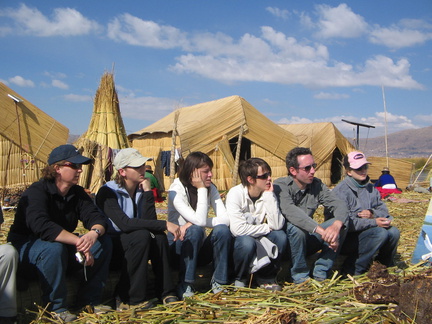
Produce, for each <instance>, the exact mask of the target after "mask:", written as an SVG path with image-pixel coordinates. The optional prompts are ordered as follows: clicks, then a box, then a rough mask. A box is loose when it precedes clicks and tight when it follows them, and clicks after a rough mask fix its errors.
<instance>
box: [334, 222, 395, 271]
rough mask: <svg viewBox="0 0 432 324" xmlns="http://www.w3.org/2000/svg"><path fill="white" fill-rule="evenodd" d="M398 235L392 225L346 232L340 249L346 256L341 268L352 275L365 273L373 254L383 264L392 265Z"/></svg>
mask: <svg viewBox="0 0 432 324" xmlns="http://www.w3.org/2000/svg"><path fill="white" fill-rule="evenodd" d="M399 237H400V232H399V230H398V229H397V228H396V227H394V226H392V227H389V228H383V227H378V226H376V227H371V228H368V229H366V230H364V231H361V232H350V233H348V234H347V237H346V239H345V242H344V245H343V246H342V250H341V254H346V255H347V256H348V257H347V258H346V259H345V261H344V264H343V270H344V271H345V272H346V273H349V274H354V275H360V274H362V273H365V272H366V271H367V270H368V269H369V266H370V265H371V264H372V262H373V260H374V257H375V256H376V260H377V261H379V262H380V263H382V264H384V265H385V266H387V267H391V266H393V265H394V257H395V255H396V250H397V244H398V242H399Z"/></svg>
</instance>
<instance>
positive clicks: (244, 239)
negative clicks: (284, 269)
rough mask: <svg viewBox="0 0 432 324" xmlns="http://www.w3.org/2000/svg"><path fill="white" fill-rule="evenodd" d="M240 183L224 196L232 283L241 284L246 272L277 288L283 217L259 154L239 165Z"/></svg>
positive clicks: (244, 283)
mask: <svg viewBox="0 0 432 324" xmlns="http://www.w3.org/2000/svg"><path fill="white" fill-rule="evenodd" d="M238 173H239V176H240V179H241V184H239V185H237V186H235V187H233V188H231V189H230V190H229V192H228V194H227V197H226V209H227V212H228V216H229V218H230V229H231V233H232V234H233V235H234V237H235V239H234V249H233V258H234V276H235V278H234V279H235V282H234V286H237V287H245V286H247V283H248V280H247V279H248V277H249V274H250V273H254V276H255V279H256V282H257V283H258V285H259V286H260V287H261V288H263V289H267V290H272V291H275V290H281V289H282V288H281V286H280V285H279V284H278V283H277V280H276V275H277V273H278V271H279V269H280V260H281V257H282V255H283V254H284V252H285V247H286V244H287V236H286V234H285V231H283V226H284V224H285V219H284V217H283V216H282V214H281V212H280V210H279V207H278V203H277V199H276V196H275V194H274V193H273V184H272V179H271V168H270V166H269V165H268V163H267V162H266V161H264V160H263V159H260V158H251V159H248V160H246V161H243V162H242V163H241V164H240V166H239V172H238Z"/></svg>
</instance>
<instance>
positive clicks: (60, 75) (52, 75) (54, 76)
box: [43, 71, 66, 79]
mask: <svg viewBox="0 0 432 324" xmlns="http://www.w3.org/2000/svg"><path fill="white" fill-rule="evenodd" d="M43 74H44V75H45V76H47V77H49V78H51V79H64V78H66V74H64V73H62V72H49V71H45V72H44V73H43Z"/></svg>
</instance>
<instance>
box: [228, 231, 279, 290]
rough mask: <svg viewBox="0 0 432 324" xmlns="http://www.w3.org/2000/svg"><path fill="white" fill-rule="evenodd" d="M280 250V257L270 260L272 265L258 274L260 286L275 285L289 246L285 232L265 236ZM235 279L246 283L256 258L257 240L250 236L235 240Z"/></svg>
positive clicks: (260, 270)
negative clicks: (283, 257)
mask: <svg viewBox="0 0 432 324" xmlns="http://www.w3.org/2000/svg"><path fill="white" fill-rule="evenodd" d="M265 237H267V238H268V239H269V240H270V241H272V242H273V243H274V244H275V245H276V246H277V248H278V257H277V258H276V259H270V260H271V263H270V264H268V265H266V266H265V267H263V268H261V269H259V270H258V271H257V272H256V279H257V283H258V284H262V283H273V282H275V281H276V275H277V273H278V271H279V269H280V262H281V258H282V256H283V254H284V253H285V248H286V244H287V235H286V234H285V232H284V231H283V230H279V231H271V232H270V233H268V234H267V235H265ZM233 257H234V275H235V277H234V279H235V280H239V281H243V282H245V281H246V279H247V277H248V275H249V273H250V268H251V264H252V261H253V260H254V259H255V257H256V238H254V237H252V236H248V235H244V236H238V237H236V238H235V239H234V251H233Z"/></svg>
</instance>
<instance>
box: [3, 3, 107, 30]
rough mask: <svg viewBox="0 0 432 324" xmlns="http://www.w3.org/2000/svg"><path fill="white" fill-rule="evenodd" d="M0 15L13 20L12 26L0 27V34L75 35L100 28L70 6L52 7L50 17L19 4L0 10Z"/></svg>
mask: <svg viewBox="0 0 432 324" xmlns="http://www.w3.org/2000/svg"><path fill="white" fill-rule="evenodd" d="M0 16H3V17H8V18H10V19H12V21H13V22H14V24H13V28H9V29H7V28H6V27H4V26H1V27H0V35H3V36H5V35H6V34H9V33H12V32H14V31H16V32H17V33H19V34H25V35H34V36H40V37H49V36H77V35H87V34H90V33H92V32H97V31H99V30H100V29H101V26H100V25H99V24H98V23H96V22H95V21H92V20H89V19H87V18H85V17H84V16H83V15H82V14H81V13H80V12H78V11H77V10H75V9H72V8H57V9H54V12H53V14H52V17H46V16H44V14H43V13H41V12H40V11H39V10H37V9H35V8H30V7H27V6H26V5H25V4H21V5H20V6H19V7H18V8H17V9H16V8H7V9H4V10H2V11H0Z"/></svg>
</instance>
